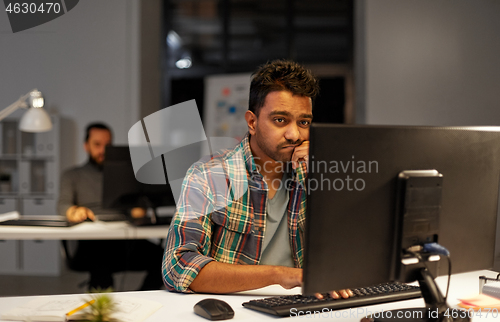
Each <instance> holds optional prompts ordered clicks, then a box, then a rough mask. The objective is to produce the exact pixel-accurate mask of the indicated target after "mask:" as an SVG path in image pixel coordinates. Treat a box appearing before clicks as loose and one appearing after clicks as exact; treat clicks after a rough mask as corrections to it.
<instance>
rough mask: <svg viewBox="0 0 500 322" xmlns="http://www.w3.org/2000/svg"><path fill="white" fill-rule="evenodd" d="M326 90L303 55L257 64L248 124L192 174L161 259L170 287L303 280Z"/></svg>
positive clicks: (220, 287) (219, 289)
mask: <svg viewBox="0 0 500 322" xmlns="http://www.w3.org/2000/svg"><path fill="white" fill-rule="evenodd" d="M318 91H319V86H318V81H317V79H316V78H315V77H314V76H313V75H312V74H311V73H310V72H309V71H308V70H306V69H304V68H303V67H302V66H301V65H299V64H297V63H295V62H291V61H282V60H277V61H273V62H270V63H267V64H265V65H263V66H261V67H259V69H258V70H257V71H256V72H255V73H254V74H253V77H252V81H251V85H250V99H249V109H248V111H247V112H246V114H245V120H246V121H247V124H248V133H247V134H246V136H245V137H244V138H243V140H242V141H241V142H240V143H239V144H238V145H237V146H236V147H235V148H234V149H232V150H229V151H225V152H224V153H222V154H218V155H214V156H212V157H211V158H210V159H208V158H207V159H206V160H204V159H202V160H200V161H198V162H196V163H195V164H193V165H192V166H191V168H190V169H189V170H188V172H187V174H186V176H185V178H184V182H183V186H182V192H181V196H180V199H179V201H178V204H177V212H176V214H175V216H174V219H173V221H172V223H171V226H170V230H169V232H168V236H167V244H166V249H165V256H164V260H163V267H162V270H163V279H164V282H165V285H166V286H167V288H168V289H169V290H171V291H178V292H204V293H231V292H237V291H244V290H251V289H256V288H261V287H264V286H268V285H272V284H280V285H281V286H283V287H284V288H293V287H296V286H300V284H301V283H302V268H301V267H302V261H303V256H302V255H303V243H304V223H305V207H306V190H305V178H306V175H307V172H306V171H307V160H308V153H309V141H308V139H309V127H310V124H311V121H312V117H313V115H312V99H314V97H315V96H316V95H317V93H318ZM290 161H291V162H290ZM289 163H291V167H288V166H287V165H288V164H289ZM341 295H342V296H343V297H348V296H349V295H348V294H347V293H346V292H345V291H341ZM332 296H334V297H335V298H338V297H339V294H338V293H336V292H333V294H332Z"/></svg>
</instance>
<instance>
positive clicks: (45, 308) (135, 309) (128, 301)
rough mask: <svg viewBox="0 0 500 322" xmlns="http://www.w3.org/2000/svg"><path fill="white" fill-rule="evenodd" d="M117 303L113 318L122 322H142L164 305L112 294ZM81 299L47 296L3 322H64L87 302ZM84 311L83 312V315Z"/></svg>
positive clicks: (9, 314)
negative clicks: (12, 321) (10, 321)
mask: <svg viewBox="0 0 500 322" xmlns="http://www.w3.org/2000/svg"><path fill="white" fill-rule="evenodd" d="M111 296H112V298H113V301H114V302H115V312H114V313H113V315H112V317H113V318H115V319H117V320H118V321H121V322H141V321H144V320H145V319H146V318H147V317H149V316H150V315H151V314H153V313H154V312H156V311H157V310H158V309H159V308H161V307H162V306H163V305H162V304H161V303H159V302H155V301H151V300H145V299H141V298H136V297H129V296H121V295H115V294H111ZM87 300H88V298H87V299H86V298H85V297H84V296H81V297H68V296H65V297H57V296H56V297H54V296H46V297H41V298H37V299H34V300H32V301H30V302H28V303H26V304H24V305H22V306H19V307H16V308H13V309H12V310H10V311H7V312H5V313H3V314H2V320H14V321H44V322H63V321H65V318H66V313H68V312H69V311H72V310H73V309H75V308H77V307H79V306H80V305H82V304H84V303H85V302H87ZM83 312H84V311H83V310H82V313H83ZM82 313H75V314H74V315H72V316H71V320H78V319H79V317H80V318H81V317H82Z"/></svg>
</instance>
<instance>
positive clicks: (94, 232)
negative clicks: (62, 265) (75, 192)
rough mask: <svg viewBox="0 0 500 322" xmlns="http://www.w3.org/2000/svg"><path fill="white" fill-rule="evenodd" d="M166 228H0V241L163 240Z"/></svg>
mask: <svg viewBox="0 0 500 322" xmlns="http://www.w3.org/2000/svg"><path fill="white" fill-rule="evenodd" d="M167 231H168V226H148V227H134V226H132V225H130V224H129V223H127V222H121V221H119V222H103V221H99V222H83V223H80V224H78V225H75V226H73V227H33V226H0V240H34V239H37V240H62V239H68V240H70V239H75V240H83V239H147V238H165V237H166V236H167Z"/></svg>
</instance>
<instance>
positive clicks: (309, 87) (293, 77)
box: [248, 60, 319, 116]
mask: <svg viewBox="0 0 500 322" xmlns="http://www.w3.org/2000/svg"><path fill="white" fill-rule="evenodd" d="M275 91H289V92H291V93H292V94H293V95H299V96H305V97H310V98H311V99H314V98H315V97H316V95H318V93H319V84H318V80H317V79H316V77H314V75H313V74H312V73H311V71H310V70H307V69H305V68H304V67H303V66H302V65H300V64H298V63H296V62H293V61H290V60H273V61H271V62H268V63H267V64H265V65H262V66H260V67H259V68H258V69H257V70H256V71H255V72H254V73H253V74H252V82H251V83H250V98H249V102H248V110H249V111H252V112H253V113H254V114H255V115H257V116H259V112H260V109H261V108H262V106H264V103H265V101H266V96H267V94H269V93H271V92H275Z"/></svg>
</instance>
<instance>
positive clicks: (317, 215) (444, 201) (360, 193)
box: [303, 124, 500, 294]
mask: <svg viewBox="0 0 500 322" xmlns="http://www.w3.org/2000/svg"><path fill="white" fill-rule="evenodd" d="M405 170H437V172H438V173H440V174H442V189H441V191H440V193H441V197H440V211H439V224H438V227H434V228H436V229H435V231H434V233H433V234H434V235H435V238H436V239H437V242H438V243H439V244H441V245H443V246H444V247H446V248H447V249H448V250H449V251H450V253H451V259H452V263H453V273H459V272H466V271H472V270H479V269H490V268H492V267H493V259H494V249H495V235H496V221H497V217H498V213H499V210H498V199H499V178H500V128H486V127H483V128H480V127H404V126H368V125H360V126H346V125H333V124H313V125H312V127H311V133H310V155H309V166H308V180H307V184H306V190H307V193H308V205H307V216H306V243H305V254H304V278H303V293H304V294H312V293H315V292H327V291H331V290H339V289H344V288H355V287H364V286H369V285H374V284H378V283H384V282H389V281H391V274H392V275H393V276H392V278H393V279H394V274H393V273H394V267H395V266H396V265H399V263H396V262H395V260H396V259H395V256H394V244H395V232H396V228H397V227H396V226H397V224H396V222H397V220H396V218H397V215H396V214H397V211H396V207H397V206H396V205H397V198H398V197H397V195H398V192H397V188H398V175H399V173H400V172H401V171H405ZM424 228H425V229H428V228H429V227H427V226H425V225H424ZM434 235H433V236H434ZM432 238H434V237H432ZM446 273H447V266H446V265H441V267H440V269H439V275H443V274H446Z"/></svg>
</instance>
